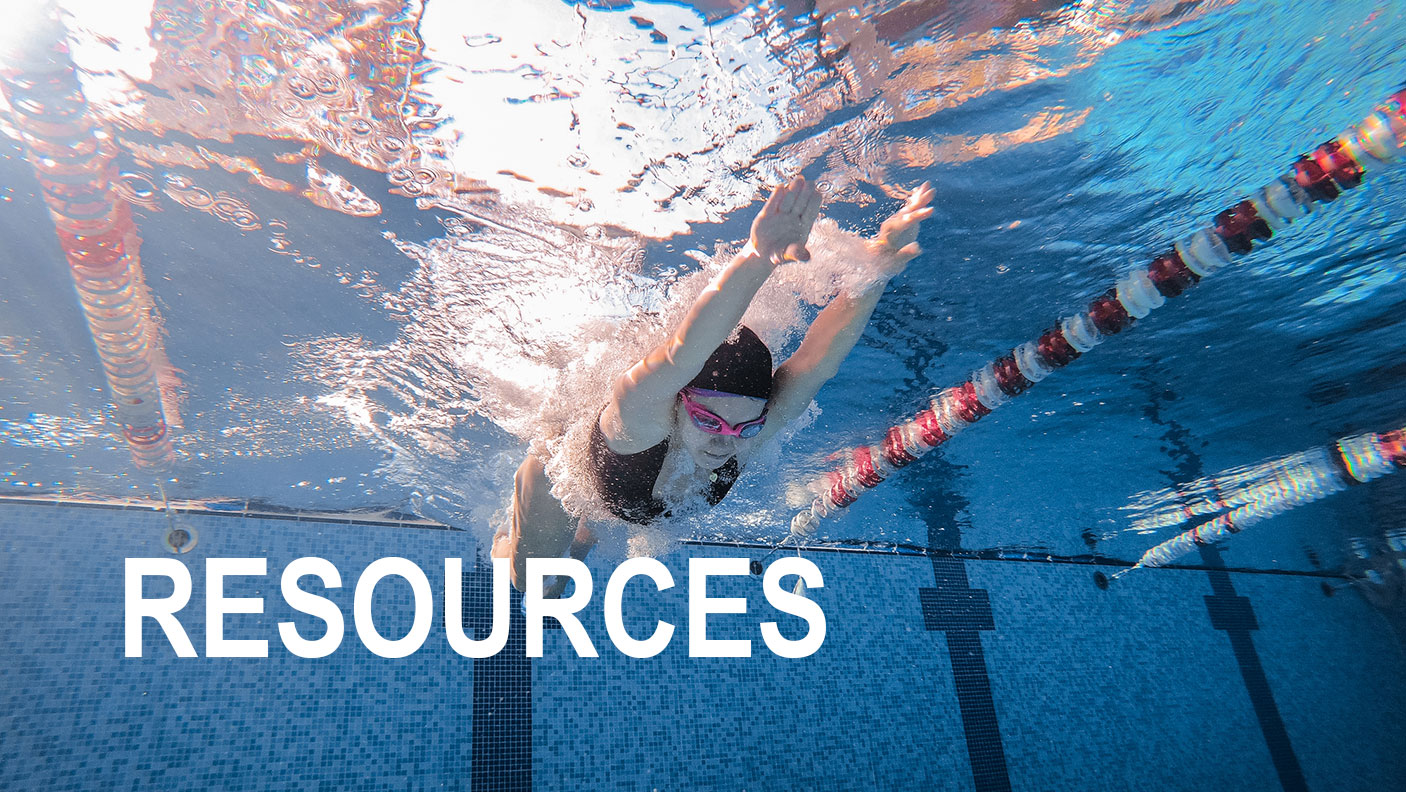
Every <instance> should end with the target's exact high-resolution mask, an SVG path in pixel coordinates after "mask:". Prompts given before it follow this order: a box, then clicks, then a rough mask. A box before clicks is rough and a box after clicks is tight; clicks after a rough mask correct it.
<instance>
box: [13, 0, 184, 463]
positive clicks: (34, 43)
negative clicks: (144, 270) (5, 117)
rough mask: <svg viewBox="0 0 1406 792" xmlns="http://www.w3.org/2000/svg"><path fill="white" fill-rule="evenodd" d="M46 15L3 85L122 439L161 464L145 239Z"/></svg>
mask: <svg viewBox="0 0 1406 792" xmlns="http://www.w3.org/2000/svg"><path fill="white" fill-rule="evenodd" d="M43 22H44V24H45V29H44V30H43V31H42V35H35V36H31V37H28V38H27V39H26V41H25V42H24V44H23V45H22V46H21V47H20V48H18V49H16V50H15V51H9V52H6V53H4V54H3V56H0V60H3V62H4V64H5V67H4V69H3V71H0V90H3V91H4V94H5V99H6V101H8V102H9V104H10V107H11V109H12V113H11V118H12V119H13V122H14V124H15V126H16V127H17V128H18V130H19V132H20V134H21V135H22V136H23V138H24V144H25V147H26V148H27V149H28V150H29V162H30V164H31V165H32V166H33V168H34V173H35V175H36V176H37V177H38V179H39V185H40V187H41V188H42V192H43V195H44V202H45V203H46V204H47V205H48V207H49V215H50V217H52V218H53V221H54V226H55V229H56V230H57V232H58V239H59V245H60V246H61V247H62V248H63V252H64V256H65V258H66V259H67V260H68V266H69V274H70V275H71V276H72V277H73V285H74V287H75V288H76V289H77V291H78V299H79V303H80V305H81V306H82V309H83V314H84V316H85V317H86V318H87V320H88V329H89V331H90V332H91V334H92V336H93V342H94V344H95V345H96V346H97V350H98V357H99V358H100V359H101V361H102V365H103V371H104V373H105V374H106V376H107V384H108V387H109V388H110V389H111V392H112V400H113V403H114V404H115V405H116V408H117V411H116V412H117V419H118V421H119V422H120V423H121V425H122V436H123V438H124V439H125V440H126V441H127V446H128V448H129V449H130V450H131V452H132V457H133V459H134V460H135V461H136V463H137V465H138V466H139V467H142V468H145V469H162V468H164V467H165V466H167V465H168V464H169V462H170V461H171V458H172V454H173V451H172V446H171V438H170V432H169V430H168V428H167V424H166V416H165V413H164V411H163V409H162V405H161V388H160V385H159V384H158V380H157V368H156V366H155V364H154V360H153V359H154V354H153V344H154V343H155V333H154V328H153V327H152V326H151V321H150V319H149V317H148V316H147V311H146V308H145V306H143V305H142V302H141V300H140V299H138V290H139V287H140V285H141V262H140V260H139V259H138V256H137V247H138V245H139V244H140V239H139V238H138V237H137V229H136V227H135V226H134V225H133V224H132V216H131V212H130V209H129V206H128V204H127V203H126V201H124V200H122V199H121V198H120V197H119V195H118V193H117V191H116V190H115V189H114V186H113V181H114V176H115V174H116V167H115V164H114V162H113V152H112V147H111V146H110V145H108V143H109V141H108V139H107V138H106V136H105V135H104V133H103V132H102V131H101V130H99V129H98V128H96V127H95V126H94V124H93V122H92V120H91V119H90V117H89V116H88V113H87V109H88V107H87V101H86V100H85V99H84V96H83V92H82V89H81V88H80V87H79V83H78V75H77V73H76V72H75V70H74V66H73V61H72V59H71V58H70V57H69V53H68V47H67V45H66V44H65V41H64V38H65V34H64V32H63V28H62V26H61V25H60V24H59V22H58V21H57V20H56V19H54V18H52V17H50V18H48V19H45V20H43ZM33 32H34V33H40V32H41V31H33Z"/></svg>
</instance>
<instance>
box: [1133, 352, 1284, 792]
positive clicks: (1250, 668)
mask: <svg viewBox="0 0 1406 792" xmlns="http://www.w3.org/2000/svg"><path fill="white" fill-rule="evenodd" d="M1142 384H1143V388H1144V390H1145V391H1146V392H1147V394H1148V396H1149V399H1148V402H1147V404H1146V405H1144V406H1143V415H1145V416H1146V417H1147V419H1148V420H1149V421H1151V422H1152V423H1154V424H1157V425H1159V426H1163V427H1166V431H1165V432H1163V434H1162V439H1163V440H1164V441H1166V446H1165V450H1166V452H1167V456H1168V457H1169V458H1170V459H1171V460H1172V462H1173V463H1174V464H1173V468H1172V469H1171V470H1169V471H1167V474H1168V476H1169V477H1170V478H1171V479H1172V482H1173V484H1175V483H1177V482H1182V481H1193V480H1195V479H1197V478H1200V477H1201V476H1203V475H1205V473H1204V469H1203V466H1202V464H1201V457H1200V455H1199V454H1197V453H1196V451H1195V450H1193V448H1192V436H1191V432H1189V431H1188V430H1187V429H1186V427H1184V426H1182V425H1181V424H1179V423H1177V422H1176V421H1171V420H1165V419H1163V418H1162V414H1161V403H1162V402H1163V401H1166V400H1170V399H1173V398H1175V394H1174V393H1172V391H1170V390H1167V389H1165V387H1164V386H1162V385H1160V384H1158V383H1157V381H1156V380H1155V378H1154V377H1153V376H1152V373H1151V372H1144V380H1143V383H1142ZM1197 549H1198V550H1200V552H1201V561H1202V564H1203V566H1204V567H1206V577H1207V578H1208V579H1209V580H1210V583H1211V592H1212V594H1211V596H1208V597H1206V598H1205V599H1206V611H1207V614H1208V615H1209V616H1210V620H1211V626H1212V627H1214V628H1215V629H1217V630H1222V631H1224V632H1225V634H1226V637H1228V638H1229V639H1230V650H1231V651H1232V652H1233V653H1234V654H1235V662H1236V664H1237V665H1239V666H1240V676H1241V678H1242V679H1243V680H1244V681H1245V691H1246V692H1247V693H1248V694H1249V696H1250V704H1251V706H1253V707H1254V710H1255V718H1256V719H1258V720H1259V723H1260V732H1261V733H1262V734H1263V735H1264V741H1265V745H1266V746H1268V748H1269V756H1270V760H1271V761H1273V762H1274V770H1275V772H1276V773H1278V774H1279V784H1280V786H1282V787H1283V788H1284V789H1285V790H1286V792H1301V791H1303V790H1307V789H1308V785H1307V784H1306V783H1304V779H1303V770H1302V768H1301V767H1300V766H1299V759H1298V755H1297V754H1295V753H1294V746H1293V744H1292V743H1290V742H1289V733H1288V731H1287V730H1286V729H1285V728H1284V719H1283V718H1282V717H1281V716H1280V714H1279V705H1278V704H1276V703H1275V701H1274V693H1273V691H1272V690H1270V687H1269V679H1268V678H1267V677H1265V674H1264V665H1263V664H1262V663H1261V662H1260V656H1259V652H1257V651H1255V644H1254V641H1253V640H1251V638H1250V632H1251V631H1252V630H1258V629H1259V622H1258V620H1257V619H1255V612H1254V609H1253V608H1252V607H1251V606H1250V600H1249V598H1247V597H1241V596H1239V595H1238V594H1236V593H1235V584H1234V583H1233V582H1232V581H1231V579H1230V573H1229V572H1228V571H1227V570H1226V568H1225V563H1224V561H1223V560H1222V559H1221V555H1220V551H1219V550H1217V549H1216V547H1215V545H1200V546H1198V548H1197Z"/></svg>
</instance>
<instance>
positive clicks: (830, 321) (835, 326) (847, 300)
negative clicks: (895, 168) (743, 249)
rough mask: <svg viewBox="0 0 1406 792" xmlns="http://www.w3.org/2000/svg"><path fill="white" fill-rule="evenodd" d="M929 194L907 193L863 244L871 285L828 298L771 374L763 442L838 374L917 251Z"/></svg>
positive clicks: (928, 210) (929, 209)
mask: <svg viewBox="0 0 1406 792" xmlns="http://www.w3.org/2000/svg"><path fill="white" fill-rule="evenodd" d="M934 194H935V193H934V191H933V189H932V187H931V186H930V185H928V184H923V185H922V186H921V187H919V188H918V189H917V190H915V191H913V194H912V195H911V196H909V198H908V202H907V203H906V204H904V206H903V208H902V209H900V210H899V211H898V212H896V213H895V214H894V215H893V216H892V217H890V218H889V219H888V220H885V221H884V224H883V225H882V226H881V227H880V228H879V233H878V235H877V236H875V238H874V239H872V240H870V242H869V245H868V248H869V251H870V254H871V257H870V259H869V260H868V261H866V262H863V264H864V266H866V267H867V268H868V269H869V270H870V271H871V272H872V273H873V274H874V275H875V277H876V281H875V283H873V284H872V285H871V286H869V287H868V288H867V289H865V290H863V291H861V292H858V293H852V294H840V295H839V296H837V297H836V298H835V299H833V300H831V301H830V304H829V305H827V306H825V310H823V311H821V312H820V315H819V316H817V317H815V321H814V322H812V323H811V325H810V329H809V330H807V331H806V337H805V339H804V340H803V341H801V346H800V348H799V349H797V350H796V353H795V354H794V355H792V356H791V357H790V358H788V359H787V360H786V362H785V363H782V364H781V366H780V368H778V369H777V370H776V374H775V376H774V377H773V387H774V393H773V395H772V398H771V405H770V407H769V412H768V415H767V422H766V428H765V429H763V430H762V438H763V439H766V438H768V437H770V436H771V435H772V434H774V433H776V432H777V431H779V430H780V429H781V428H782V427H784V426H786V425H787V424H789V423H790V422H791V421H794V420H795V419H797V418H799V417H800V416H801V414H802V413H804V412H805V410H806V408H807V407H809V406H810V402H811V400H812V399H814V398H815V395H816V394H817V393H819V392H820V388H821V386H823V385H824V384H825V383H826V382H829V381H830V380H831V379H833V378H834V376H835V375H836V374H838V373H839V372H840V364H841V363H843V362H844V359H845V358H846V357H848V356H849V353H850V350H852V349H854V345H855V344H856V343H858V341H859V336H860V334H862V333H863V332H864V327H865V326H866V325H868V324H869V318H870V317H871V316H873V314H874V307H875V306H877V305H878V304H879V298H880V297H882V296H883V292H884V286H885V285H887V283H888V281H889V280H890V279H892V278H893V277H894V276H895V275H897V274H899V273H900V272H902V271H903V270H904V268H906V267H907V266H908V262H909V261H911V260H913V259H914V258H916V257H917V256H918V254H919V253H921V252H922V249H921V248H919V247H918V243H917V241H916V240H917V238H918V226H919V225H920V224H921V223H922V221H923V220H925V219H927V218H928V217H929V216H931V215H932V207H930V206H929V205H928V204H929V203H930V202H931V201H932V199H933V196H934Z"/></svg>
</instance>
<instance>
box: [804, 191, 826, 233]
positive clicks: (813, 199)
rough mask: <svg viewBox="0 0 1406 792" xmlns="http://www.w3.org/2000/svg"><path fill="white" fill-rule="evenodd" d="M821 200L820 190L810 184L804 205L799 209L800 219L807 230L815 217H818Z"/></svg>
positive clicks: (812, 224) (813, 223) (813, 222)
mask: <svg viewBox="0 0 1406 792" xmlns="http://www.w3.org/2000/svg"><path fill="white" fill-rule="evenodd" d="M821 200H822V198H821V196H820V190H819V189H818V188H816V187H815V186H813V185H812V186H811V188H810V191H809V192H808V193H807V195H806V202H805V207H804V208H803V209H802V210H801V219H802V222H804V223H805V226H806V230H807V231H809V230H810V228H811V227H812V226H814V225H815V220H816V218H818V217H820V203H821Z"/></svg>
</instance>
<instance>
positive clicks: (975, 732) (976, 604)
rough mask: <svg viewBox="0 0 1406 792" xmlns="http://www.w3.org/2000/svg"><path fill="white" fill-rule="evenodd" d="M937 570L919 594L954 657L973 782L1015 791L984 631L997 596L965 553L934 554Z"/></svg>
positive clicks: (981, 789) (939, 534)
mask: <svg viewBox="0 0 1406 792" xmlns="http://www.w3.org/2000/svg"><path fill="white" fill-rule="evenodd" d="M929 534H931V535H930V536H929V541H930V542H931V543H933V544H934V546H935V545H936V544H937V542H938V541H952V540H955V539H956V536H955V535H954V532H949V531H934V530H932V529H931V528H930V529H929ZM932 573H933V580H934V582H935V583H936V584H937V585H936V586H935V587H934V588H924V589H919V591H918V600H919V602H920V603H921V604H922V608H923V621H924V622H925V624H926V625H927V628H928V629H929V630H933V631H940V632H943V633H946V636H947V655H948V657H949V658H950V659H951V662H952V679H953V682H954V684H955V685H956V688H957V706H958V708H959V710H960V711H961V714H962V731H963V733H964V734H965V736H966V740H967V758H968V759H969V760H970V762H971V768H972V782H973V784H974V785H975V786H976V790H977V792H1010V788H1011V782H1010V776H1009V773H1008V771H1007V768H1006V751H1005V746H1004V745H1003V743H1002V742H1001V729H1000V724H999V723H997V721H996V705H995V702H994V701H992V698H991V677H990V673H989V672H988V670H987V668H986V653H985V651H984V650H983V649H982V646H981V631H985V630H994V629H996V625H995V619H994V618H993V616H992V613H991V598H990V596H989V595H988V594H987V593H986V591H985V590H984V589H974V588H972V587H971V581H970V580H969V579H968V578H967V568H966V565H965V563H964V562H963V561H961V560H959V559H956V558H942V557H938V556H933V557H932Z"/></svg>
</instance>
